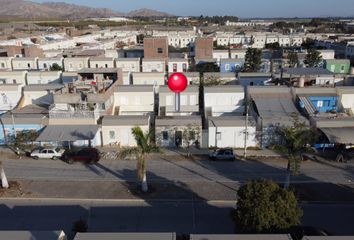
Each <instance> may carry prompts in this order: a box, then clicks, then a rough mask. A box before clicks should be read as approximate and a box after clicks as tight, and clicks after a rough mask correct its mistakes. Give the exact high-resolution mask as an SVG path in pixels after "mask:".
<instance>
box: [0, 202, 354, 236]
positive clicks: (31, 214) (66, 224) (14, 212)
mask: <svg viewBox="0 0 354 240" xmlns="http://www.w3.org/2000/svg"><path fill="white" fill-rule="evenodd" d="M234 206H235V203H234V202H231V201H227V202H199V201H182V202H180V201H147V202H146V201H103V200H102V201H86V200H82V201H72V200H67V201H64V200H61V201H59V200H50V201H49V200H20V199H17V200H4V201H2V204H1V205H0V213H1V216H2V217H1V218H0V230H20V229H21V230H26V229H28V230H57V229H64V230H65V231H66V233H69V232H70V231H71V228H72V222H74V221H76V220H78V219H80V218H82V219H85V220H87V222H88V225H89V231H92V232H102V231H106V232H112V231H113V232H114V231H116V232H171V231H172V232H177V233H215V234H221V233H224V234H227V233H233V232H234V226H233V222H232V221H231V219H230V216H229V214H230V210H231V209H232V208H233V207H234ZM302 207H303V209H304V216H303V221H302V223H303V224H304V225H307V226H316V227H320V228H324V229H326V230H327V231H329V232H330V233H332V234H336V235H350V234H352V235H353V234H354V228H353V223H352V219H353V217H354V205H353V204H350V205H349V204H348V205H346V204H337V205H332V204H303V205H302Z"/></svg>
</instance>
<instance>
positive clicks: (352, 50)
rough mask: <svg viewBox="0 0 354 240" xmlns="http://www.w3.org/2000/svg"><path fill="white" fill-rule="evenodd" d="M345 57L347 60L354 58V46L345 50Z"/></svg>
mask: <svg viewBox="0 0 354 240" xmlns="http://www.w3.org/2000/svg"><path fill="white" fill-rule="evenodd" d="M345 56H346V57H347V58H352V57H353V56H354V44H353V43H351V44H348V45H347V47H346V49H345Z"/></svg>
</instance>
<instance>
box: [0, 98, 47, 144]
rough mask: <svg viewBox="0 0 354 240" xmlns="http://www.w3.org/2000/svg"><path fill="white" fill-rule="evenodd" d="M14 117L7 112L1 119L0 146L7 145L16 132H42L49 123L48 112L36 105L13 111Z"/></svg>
mask: <svg viewBox="0 0 354 240" xmlns="http://www.w3.org/2000/svg"><path fill="white" fill-rule="evenodd" d="M12 115H13V117H12ZM12 115H11V113H9V112H7V113H5V114H3V115H1V117H0V145H4V144H6V141H7V140H8V139H9V137H12V136H14V132H15V131H16V132H20V131H29V130H36V131H40V130H41V129H43V128H44V127H45V126H46V125H47V123H48V117H47V116H48V110H47V109H45V108H42V107H39V106H36V105H29V106H26V107H24V108H22V109H16V110H13V113H12Z"/></svg>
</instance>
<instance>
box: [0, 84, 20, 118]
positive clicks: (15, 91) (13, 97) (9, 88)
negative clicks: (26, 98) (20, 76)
mask: <svg viewBox="0 0 354 240" xmlns="http://www.w3.org/2000/svg"><path fill="white" fill-rule="evenodd" d="M22 86H23V85H22V84H16V83H15V84H7V83H4V82H3V81H1V80H0V115H1V114H2V113H5V112H6V111H8V110H12V109H14V108H15V107H16V106H17V105H18V103H19V102H20V100H21V97H22Z"/></svg>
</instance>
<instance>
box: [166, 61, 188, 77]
mask: <svg viewBox="0 0 354 240" xmlns="http://www.w3.org/2000/svg"><path fill="white" fill-rule="evenodd" d="M188 68H189V64H188V59H184V58H173V59H169V60H168V72H170V73H173V72H187V71H188Z"/></svg>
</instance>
